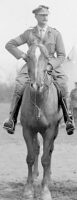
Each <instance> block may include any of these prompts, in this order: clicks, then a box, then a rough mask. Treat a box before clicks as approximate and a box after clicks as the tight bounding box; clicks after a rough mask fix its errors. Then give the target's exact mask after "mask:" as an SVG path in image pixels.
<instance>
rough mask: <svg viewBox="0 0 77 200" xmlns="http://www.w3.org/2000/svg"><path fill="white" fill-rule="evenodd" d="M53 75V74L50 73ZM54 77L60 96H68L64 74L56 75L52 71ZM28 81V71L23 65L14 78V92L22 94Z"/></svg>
mask: <svg viewBox="0 0 77 200" xmlns="http://www.w3.org/2000/svg"><path fill="white" fill-rule="evenodd" d="M52 76H53V74H52ZM54 78H55V79H56V82H57V83H58V85H59V87H60V89H61V92H62V96H63V97H67V96H68V87H67V82H66V77H65V75H60V73H59V76H57V74H56V73H54V77H53V79H54ZM29 81H30V79H29V75H28V72H27V70H26V65H24V66H23V68H22V69H21V71H20V72H19V73H18V76H17V78H16V84H15V93H16V94H18V95H22V94H23V92H24V89H25V87H26V84H27V83H28V82H29Z"/></svg>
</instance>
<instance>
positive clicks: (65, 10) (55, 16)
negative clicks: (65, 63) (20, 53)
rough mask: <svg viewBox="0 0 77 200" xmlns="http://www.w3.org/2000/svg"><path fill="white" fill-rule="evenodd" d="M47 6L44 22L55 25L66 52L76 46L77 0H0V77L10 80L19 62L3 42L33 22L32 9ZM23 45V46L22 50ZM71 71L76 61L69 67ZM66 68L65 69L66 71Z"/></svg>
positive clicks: (32, 24) (3, 79)
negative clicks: (48, 10) (48, 12)
mask: <svg viewBox="0 0 77 200" xmlns="http://www.w3.org/2000/svg"><path fill="white" fill-rule="evenodd" d="M40 4H41V5H46V6H49V8H50V12H51V14H50V15H49V22H48V24H49V25H50V26H52V27H54V28H56V29H58V30H59V31H60V32H61V34H62V37H63V41H64V45H65V50H66V55H68V54H69V52H70V50H71V49H72V47H73V46H75V47H76V49H77V22H76V20H77V0H0V80H1V81H7V79H9V78H10V81H11V80H12V79H13V78H14V77H15V73H16V70H17V68H18V66H20V65H21V64H20V62H19V61H18V60H16V59H15V58H14V57H13V56H12V55H11V54H10V53H9V52H7V50H6V49H5V44H6V43H7V42H8V41H9V40H10V39H12V38H14V37H17V36H18V35H19V34H21V33H22V32H24V31H25V30H26V29H27V28H29V27H33V26H35V25H36V20H35V17H34V15H33V14H32V10H33V9H34V8H36V7H37V6H38V5H40ZM25 49H26V47H25V46H24V47H23V50H24V51H25ZM69 70H70V71H73V70H74V71H75V72H74V74H75V77H73V78H72V77H70V79H71V80H72V81H73V82H74V80H75V79H76V73H77V69H76V65H75V67H74V66H73V69H72V66H71V67H70V69H69ZM69 70H67V69H65V71H66V72H67V73H69Z"/></svg>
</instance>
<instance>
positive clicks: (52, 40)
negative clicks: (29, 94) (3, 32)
mask: <svg viewBox="0 0 77 200" xmlns="http://www.w3.org/2000/svg"><path fill="white" fill-rule="evenodd" d="M25 43H27V45H28V47H30V46H31V45H32V44H34V43H37V44H40V43H41V44H43V45H45V46H46V48H47V50H48V54H49V60H48V62H49V63H50V64H51V65H52V66H53V69H54V73H55V76H56V78H57V79H58V83H59V84H60V86H61V87H62V91H63V89H64V93H67V86H66V76H65V75H64V73H63V72H62V70H61V64H62V63H63V61H64V59H65V49H64V45H63V40H62V37H61V34H60V32H59V31H58V30H56V29H54V28H51V27H49V26H48V27H47V30H46V33H45V35H44V38H42V39H41V38H40V34H39V31H38V27H37V26H36V27H34V28H31V29H29V30H27V31H25V32H24V33H22V34H21V35H19V36H18V37H17V38H15V39H13V40H10V41H9V42H8V43H7V44H6V49H7V50H8V51H9V52H10V53H11V54H12V55H14V56H15V57H16V58H17V59H20V58H21V55H22V54H23V52H22V51H21V50H20V49H18V48H17V47H18V46H20V45H23V44H25ZM55 52H56V55H57V56H56V57H55V55H54V54H55ZM27 80H28V73H27V64H25V65H24V66H23V67H22V69H21V71H20V72H19V74H18V76H17V78H16V88H17V89H18V90H19V92H20V88H21V92H22V90H23V87H24V84H25V83H26V82H27Z"/></svg>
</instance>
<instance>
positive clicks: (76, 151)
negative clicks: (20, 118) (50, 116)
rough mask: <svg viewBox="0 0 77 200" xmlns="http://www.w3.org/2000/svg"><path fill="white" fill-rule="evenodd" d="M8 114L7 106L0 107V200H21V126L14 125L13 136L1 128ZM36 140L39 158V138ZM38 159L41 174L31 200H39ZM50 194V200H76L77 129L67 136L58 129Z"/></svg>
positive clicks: (23, 170)
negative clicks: (15, 126)
mask: <svg viewBox="0 0 77 200" xmlns="http://www.w3.org/2000/svg"><path fill="white" fill-rule="evenodd" d="M8 113H9V104H0V200H20V199H22V193H23V188H24V185H25V183H26V179H27V164H26V144H25V142H24V139H23V136H22V128H21V126H20V125H18V126H17V128H16V131H15V134H14V135H9V134H7V133H6V131H5V130H4V129H3V128H2V125H3V121H4V120H5V119H6V118H7V117H8ZM39 138H40V142H41V147H40V157H41V154H42V139H41V137H39ZM40 157H39V172H40V175H39V178H38V182H37V184H36V186H35V188H34V191H35V195H34V200H37V199H38V200H40V183H41V180H42V166H41V160H40ZM50 191H51V194H52V199H53V200H77V130H75V133H74V135H71V136H68V135H67V133H66V131H65V126H63V127H60V130H59V134H58V137H57V139H56V141H55V145H54V152H53V155H52V183H51V188H50ZM26 200H27V199H26Z"/></svg>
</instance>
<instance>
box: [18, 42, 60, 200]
mask: <svg viewBox="0 0 77 200" xmlns="http://www.w3.org/2000/svg"><path fill="white" fill-rule="evenodd" d="M47 56H48V55H47V50H46V48H45V47H44V46H43V45H32V46H31V47H30V49H29V51H28V58H29V59H28V73H29V76H30V82H29V83H28V84H27V86H26V88H25V91H24V95H23V99H22V105H21V124H22V128H23V136H24V139H25V142H26V145H27V164H28V179H27V183H28V184H29V185H30V184H32V182H33V178H34V176H33V175H36V176H37V174H38V154H39V144H38V140H37V133H38V132H39V133H40V134H41V136H42V138H43V156H42V159H41V163H42V166H43V180H42V185H43V194H42V199H44V200H45V199H46V198H47V196H46V197H45V195H46V194H45V191H44V189H45V187H47V188H49V185H50V182H51V179H50V176H51V173H50V168H51V154H52V152H53V147H54V140H55V138H56V136H57V134H58V128H59V122H60V119H61V112H60V107H59V105H58V95H57V89H56V87H55V85H54V83H53V78H52V76H51V75H48V73H47V70H46V68H47Z"/></svg>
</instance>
